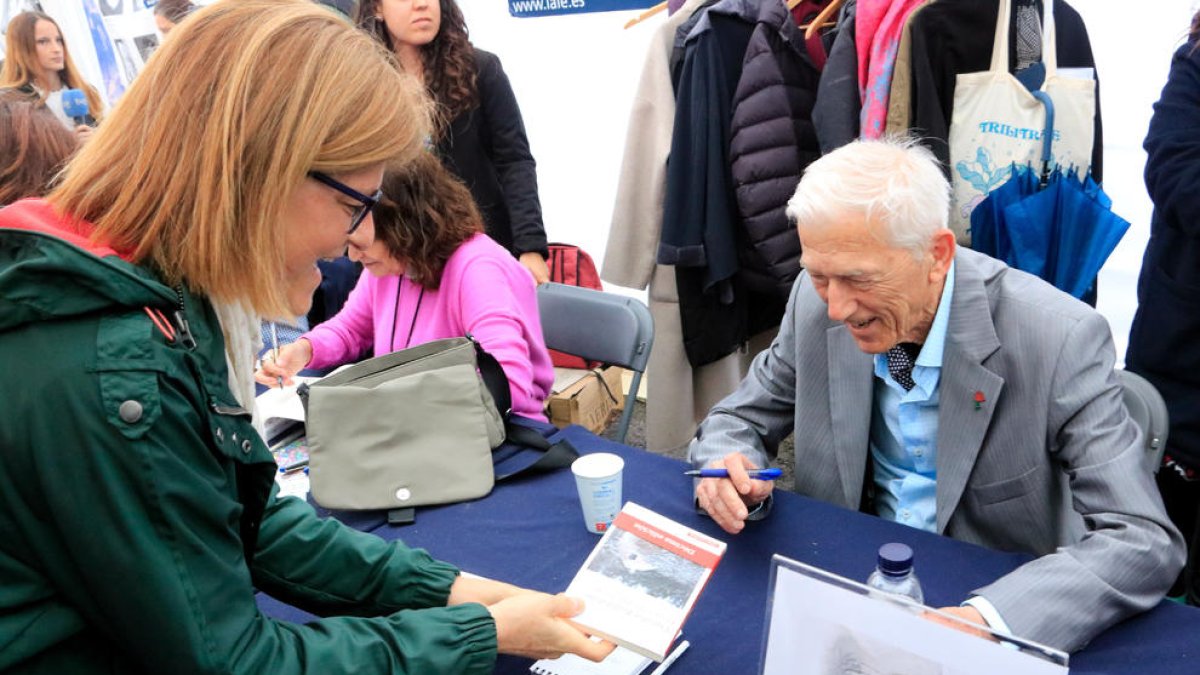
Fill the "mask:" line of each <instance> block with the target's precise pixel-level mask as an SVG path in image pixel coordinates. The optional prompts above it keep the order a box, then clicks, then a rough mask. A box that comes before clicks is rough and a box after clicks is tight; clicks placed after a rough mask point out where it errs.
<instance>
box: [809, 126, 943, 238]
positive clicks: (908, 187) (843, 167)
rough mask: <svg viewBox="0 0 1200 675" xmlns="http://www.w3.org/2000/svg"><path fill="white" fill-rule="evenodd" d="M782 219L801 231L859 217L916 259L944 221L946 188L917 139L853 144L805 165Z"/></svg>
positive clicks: (929, 154)
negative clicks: (785, 215) (787, 220)
mask: <svg viewBox="0 0 1200 675" xmlns="http://www.w3.org/2000/svg"><path fill="white" fill-rule="evenodd" d="M787 213H788V216H789V217H790V218H791V219H792V220H793V221H794V222H795V223H796V225H797V226H798V227H800V228H801V229H803V228H806V227H828V226H830V225H834V224H836V223H837V222H839V220H842V219H845V218H846V217H848V216H860V217H863V218H865V219H866V221H867V222H868V223H869V224H871V225H872V226H873V227H878V228H880V231H879V234H880V236H881V237H883V239H884V241H885V242H887V243H889V244H890V245H892V246H894V247H896V248H904V249H908V250H909V251H911V252H912V254H913V255H914V256H916V257H920V256H922V255H924V254H925V253H927V252H928V251H929V248H930V245H931V243H932V241H933V234H934V233H935V232H937V231H938V230H939V229H941V228H944V227H946V224H947V222H948V220H949V216H950V184H949V182H947V180H946V177H945V175H944V174H943V173H942V168H941V165H940V164H939V163H938V160H937V158H936V157H934V156H933V153H932V152H930V151H929V149H928V148H926V147H925V146H923V145H921V144H920V143H919V142H918V140H917V139H914V138H904V137H890V138H883V139H879V140H869V141H854V142H853V143H850V144H848V145H844V146H842V147H840V148H838V149H837V150H834V151H833V152H831V153H829V154H828V155H825V156H824V157H821V158H820V159H818V160H817V161H815V162H813V163H812V164H809V165H808V168H807V169H805V170H804V177H803V178H802V179H801V180H800V185H798V186H797V187H796V194H795V195H793V196H792V199H791V200H790V201H789V202H788V208H787Z"/></svg>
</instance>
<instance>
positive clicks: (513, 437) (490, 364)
mask: <svg viewBox="0 0 1200 675" xmlns="http://www.w3.org/2000/svg"><path fill="white" fill-rule="evenodd" d="M467 339H468V340H470V341H471V344H473V345H475V361H476V364H477V365H478V366H479V375H480V377H481V378H482V379H483V386H485V387H487V390H488V392H489V393H491V395H492V400H493V401H495V403H496V408H497V409H498V410H499V411H500V417H501V419H503V420H504V438H505V441H507V442H509V443H513V444H515V445H520V446H524V447H526V448H532V449H534V450H539V451H541V454H540V456H538V458H537V459H536V460H535V461H533V462H530V463H529V464H526V465H525V466H521V467H519V468H517V469H513V470H511V471H508V472H507V473H502V474H501V473H498V474H496V480H497V481H502V480H507V479H509V478H512V477H513V476H517V475H521V474H525V473H538V472H542V471H552V470H554V469H561V468H563V467H567V466H571V462H574V461H575V460H576V459H577V458H578V457H579V451H578V450H576V449H575V446H573V445H571V442H570V441H567V440H565V439H564V440H560V441H558V442H556V443H550V441H548V440H546V437H545V436H543V435H541V434H540V433H538V432H537V431H536V430H534V429H530V428H529V427H525V426H521V425H519V424H515V423H513V421H512V419H511V418H512V391H511V390H509V388H508V376H507V375H505V374H504V368H502V367H501V366H500V362H499V361H497V360H496V357H494V356H492V355H491V354H489V353H487V350H485V349H484V348H483V345H481V344H479V341H478V340H476V339H475V338H474V337H472V336H470V335H468V336H467ZM492 460H493V462H496V461H498V457H497V453H495V452H493V453H492Z"/></svg>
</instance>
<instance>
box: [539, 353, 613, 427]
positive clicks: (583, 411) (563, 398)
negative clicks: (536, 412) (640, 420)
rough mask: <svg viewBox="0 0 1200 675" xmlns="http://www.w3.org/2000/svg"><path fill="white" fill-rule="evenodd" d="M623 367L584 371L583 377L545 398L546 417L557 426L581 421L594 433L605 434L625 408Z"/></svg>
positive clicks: (580, 423) (581, 424)
mask: <svg viewBox="0 0 1200 675" xmlns="http://www.w3.org/2000/svg"><path fill="white" fill-rule="evenodd" d="M623 372H624V369H623V368H618V367H616V366H609V367H607V368H597V369H595V370H592V371H582V372H581V373H580V378H579V379H578V380H576V381H575V382H573V383H571V384H569V385H567V386H565V387H564V388H563V390H562V391H560V392H558V393H554V394H551V395H550V398H548V399H547V400H546V416H547V417H549V418H550V422H551V423H552V424H554V426H556V427H559V428H561V427H565V426H567V425H570V424H578V425H580V426H583V427H586V428H587V429H588V430H589V431H591V432H592V433H594V434H601V433H604V430H605V429H607V428H608V425H609V423H610V422H612V420H613V418H614V417H616V416H617V415H618V414H620V412H621V410H623V409H624V407H625V394H624V391H625V390H624V389H623V388H622V386H621V385H622V378H621V375H622V373H623Z"/></svg>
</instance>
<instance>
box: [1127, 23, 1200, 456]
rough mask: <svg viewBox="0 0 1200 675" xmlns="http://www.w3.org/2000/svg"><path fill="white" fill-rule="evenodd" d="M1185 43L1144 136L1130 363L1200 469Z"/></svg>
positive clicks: (1198, 159) (1196, 280)
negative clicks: (1145, 229)
mask: <svg viewBox="0 0 1200 675" xmlns="http://www.w3.org/2000/svg"><path fill="white" fill-rule="evenodd" d="M1195 45H1196V43H1194V42H1192V43H1189V44H1186V45H1184V46H1183V47H1180V48H1179V50H1178V51H1177V52H1175V57H1174V59H1173V60H1172V61H1171V74H1170V75H1169V77H1168V78H1167V85H1166V86H1165V87H1164V88H1163V91H1162V97H1161V98H1159V100H1158V102H1157V103H1155V104H1154V116H1153V117H1152V118H1151V120H1150V131H1149V133H1148V134H1147V135H1146V143H1145V148H1146V155H1147V157H1146V189H1147V190H1148V191H1149V193H1150V199H1151V200H1152V201H1153V202H1154V216H1153V218H1152V220H1151V222H1150V241H1149V243H1147V244H1146V254H1145V257H1144V258H1143V260H1142V273H1141V276H1140V277H1139V278H1138V309H1137V314H1135V315H1134V318H1133V327H1132V329H1131V330H1130V332H1129V348H1128V351H1127V352H1126V354H1125V366H1126V368H1128V369H1129V370H1132V371H1134V372H1136V373H1139V374H1141V375H1143V376H1145V377H1146V379H1148V380H1150V381H1151V382H1153V383H1154V386H1155V387H1157V388H1158V390H1159V392H1161V393H1162V395H1163V398H1164V399H1166V401H1167V409H1168V411H1169V414H1170V420H1171V428H1170V432H1169V433H1168V435H1167V445H1168V448H1167V452H1168V454H1170V455H1171V456H1172V457H1173V458H1175V459H1178V460H1181V461H1183V462H1184V463H1186V464H1188V465H1189V466H1191V467H1193V468H1200V190H1198V189H1197V186H1198V185H1200V53H1198V52H1196V51H1194V48H1195Z"/></svg>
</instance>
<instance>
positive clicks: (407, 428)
mask: <svg viewBox="0 0 1200 675" xmlns="http://www.w3.org/2000/svg"><path fill="white" fill-rule="evenodd" d="M479 354H486V352H483V351H482V350H481V349H478V348H477V345H476V343H475V342H474V341H473V340H471V339H469V338H450V339H446V340H435V341H433V342H428V343H425V344H422V345H418V346H416V347H412V348H410V349H405V350H402V351H398V352H393V353H391V354H385V355H383V356H378V357H375V358H372V359H367V360H366V361H363V362H361V363H358V364H355V365H353V366H351V367H349V368H347V369H345V370H342V371H339V372H336V373H334V374H332V375H330V376H328V377H326V378H324V379H322V380H319V381H317V382H314V383H313V384H312V385H310V386H308V388H307V390H306V391H305V392H304V393H302V394H301V396H302V398H303V399H305V400H306V407H307V410H306V418H307V431H308V445H309V469H310V474H309V476H310V479H311V490H312V497H313V500H314V501H316V502H317V503H318V504H320V505H321V506H324V507H326V508H330V509H348V510H363V509H396V508H407V507H412V506H424V505H428V504H448V503H453V502H458V501H463V500H467V499H475V498H477V497H482V496H484V495H486V494H488V493H489V492H490V491H491V490H492V486H493V484H494V482H495V476H494V474H493V471H492V448H494V447H496V446H498V445H500V444H501V443H502V442H503V441H504V437H505V429H504V419H503V417H502V412H507V411H500V410H498V408H497V405H496V403H495V402H494V399H493V398H492V395H491V394H490V393H489V391H488V387H487V386H485V384H484V382H483V380H482V378H481V377H480V373H479V371H478V370H477V358H478V355H479ZM487 358H491V357H490V355H489V356H488V357H487ZM493 363H494V359H493ZM496 368H499V366H498V365H496ZM501 372H503V371H501ZM507 387H508V383H507V380H506V381H505V382H504V388H505V391H506V393H507Z"/></svg>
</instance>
